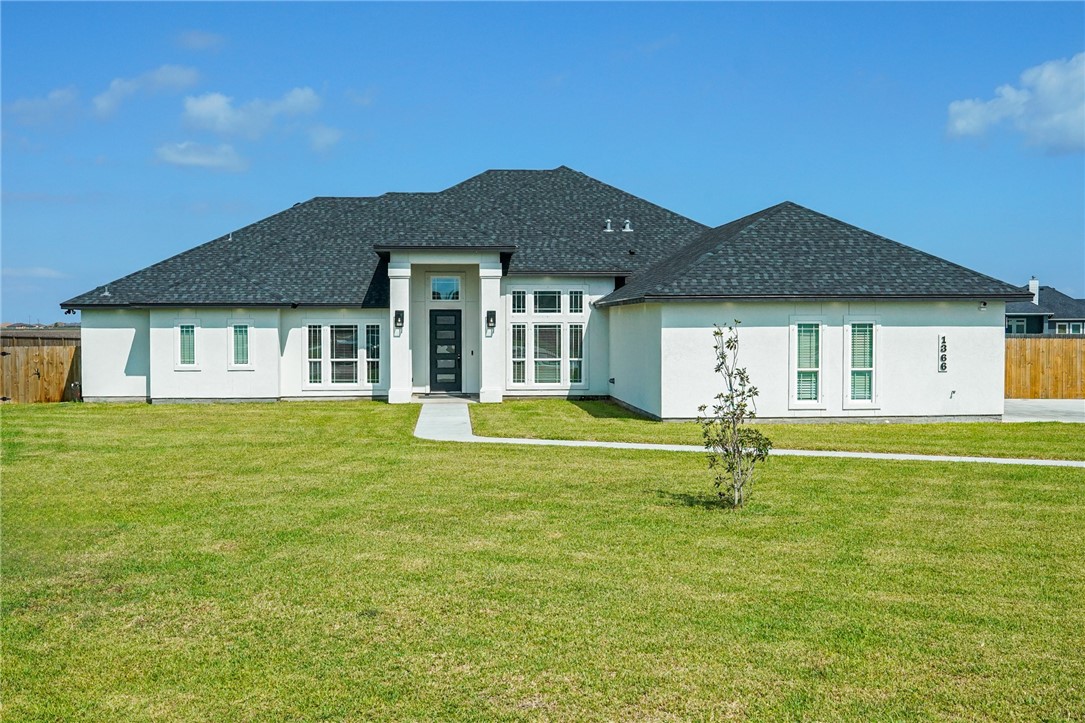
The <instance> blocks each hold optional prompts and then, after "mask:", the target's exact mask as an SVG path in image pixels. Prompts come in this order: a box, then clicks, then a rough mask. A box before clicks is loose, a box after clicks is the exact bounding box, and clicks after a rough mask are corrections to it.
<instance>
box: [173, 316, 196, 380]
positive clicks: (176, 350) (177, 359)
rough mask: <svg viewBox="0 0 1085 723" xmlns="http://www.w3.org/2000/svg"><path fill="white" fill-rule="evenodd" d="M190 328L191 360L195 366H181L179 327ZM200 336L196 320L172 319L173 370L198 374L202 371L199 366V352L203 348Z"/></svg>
mask: <svg viewBox="0 0 1085 723" xmlns="http://www.w3.org/2000/svg"><path fill="white" fill-rule="evenodd" d="M182 326H191V327H192V347H193V359H194V360H195V362H196V363H195V364H182V363H181V327H182ZM201 336H202V334H200V320H199V319H196V318H187V319H174V320H173V370H174V371H176V372H198V371H202V368H201V365H200V358H201V356H202V355H201V350H202V348H203V344H202V340H201V338H200V337H201Z"/></svg>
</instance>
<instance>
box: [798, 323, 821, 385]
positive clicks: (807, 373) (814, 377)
mask: <svg viewBox="0 0 1085 723" xmlns="http://www.w3.org/2000/svg"><path fill="white" fill-rule="evenodd" d="M796 334H797V337H796V345H795V348H796V351H797V354H796V361H795V371H796V377H795V399H797V400H798V401H800V402H816V401H818V399H820V398H821V397H820V392H821V390H820V386H821V384H820V382H821V378H820V377H821V324H816V323H813V324H811V323H800V324H798V328H797V329H796Z"/></svg>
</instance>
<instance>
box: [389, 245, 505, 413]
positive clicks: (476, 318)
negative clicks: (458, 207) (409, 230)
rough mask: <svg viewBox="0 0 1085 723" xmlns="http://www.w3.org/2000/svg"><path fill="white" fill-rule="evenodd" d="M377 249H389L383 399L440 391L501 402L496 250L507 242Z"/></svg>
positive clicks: (501, 318)
mask: <svg viewBox="0 0 1085 723" xmlns="http://www.w3.org/2000/svg"><path fill="white" fill-rule="evenodd" d="M377 251H378V253H387V254H388V256H389V259H388V282H389V294H388V296H389V310H388V314H389V326H388V328H389V329H391V330H392V333H391V339H390V344H389V347H390V348H389V357H390V364H389V373H390V376H389V387H388V401H389V402H391V403H393V404H394V403H401V402H409V401H410V400H411V397H412V396H413V395H414V394H430V393H434V392H447V393H462V394H470V395H478V397H479V401H482V402H500V401H501V399H502V391H503V388H504V378H505V364H504V346H505V335H504V333H503V328H504V309H503V308H502V304H501V276H502V263H501V254H502V253H512V252H513V251H514V248H512V247H485V248H464V249H447V248H440V249H435V248H418V247H394V248H393V247H379V248H378V249H377ZM488 317H489V319H491V320H492V321H491V322H490V323H487V318H488Z"/></svg>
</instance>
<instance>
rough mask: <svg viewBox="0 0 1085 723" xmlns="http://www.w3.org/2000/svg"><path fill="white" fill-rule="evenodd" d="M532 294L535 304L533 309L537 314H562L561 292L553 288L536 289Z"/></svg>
mask: <svg viewBox="0 0 1085 723" xmlns="http://www.w3.org/2000/svg"><path fill="white" fill-rule="evenodd" d="M532 296H533V297H534V298H533V301H534V304H533V306H532V309H533V310H534V311H535V313H536V314H560V313H561V292H560V291H553V290H549V289H547V290H543V291H535V292H534V293H533V294H532Z"/></svg>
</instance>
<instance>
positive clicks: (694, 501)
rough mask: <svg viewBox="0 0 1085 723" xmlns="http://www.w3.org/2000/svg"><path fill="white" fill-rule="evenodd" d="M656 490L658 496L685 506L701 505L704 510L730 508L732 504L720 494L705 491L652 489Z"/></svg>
mask: <svg viewBox="0 0 1085 723" xmlns="http://www.w3.org/2000/svg"><path fill="white" fill-rule="evenodd" d="M651 491H652V492H655V495H656V497H659V498H660V499H664V500H670V501H671V502H673V503H674V504H678V505H682V506H684V507H700V508H701V509H703V510H729V509H731V507H730V505H728V504H726V503H725V502H724V501H723V500H721V499H720V497H719V495H715V494H706V493H704V492H698V493H696V494H690V493H688V492H667V491H666V490H651Z"/></svg>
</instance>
